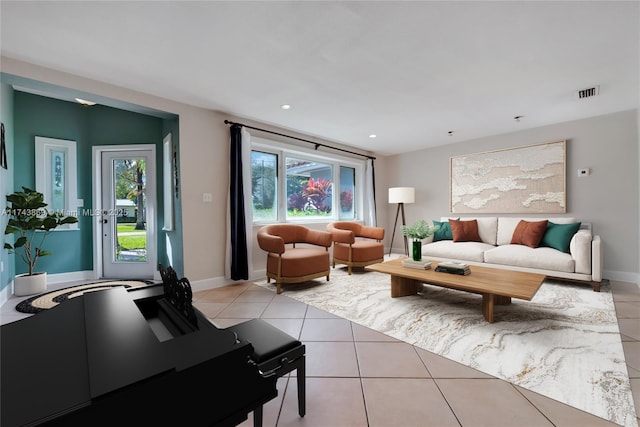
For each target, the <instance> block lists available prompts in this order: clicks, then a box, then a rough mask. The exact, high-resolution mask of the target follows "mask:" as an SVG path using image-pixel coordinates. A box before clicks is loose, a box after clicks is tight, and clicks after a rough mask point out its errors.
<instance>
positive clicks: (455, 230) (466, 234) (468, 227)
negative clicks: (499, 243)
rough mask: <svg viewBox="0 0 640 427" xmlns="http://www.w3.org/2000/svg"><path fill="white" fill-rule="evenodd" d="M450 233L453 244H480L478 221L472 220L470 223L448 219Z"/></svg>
mask: <svg viewBox="0 0 640 427" xmlns="http://www.w3.org/2000/svg"><path fill="white" fill-rule="evenodd" d="M449 224H450V225H451V233H452V234H453V241H454V242H482V239H481V238H480V235H479V234H478V221H477V220H475V219H472V220H470V221H458V220H455V219H450V220H449Z"/></svg>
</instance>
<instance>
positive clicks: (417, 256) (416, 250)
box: [402, 219, 439, 261]
mask: <svg viewBox="0 0 640 427" xmlns="http://www.w3.org/2000/svg"><path fill="white" fill-rule="evenodd" d="M438 228H439V227H438V226H433V225H429V224H428V223H427V222H426V221H425V220H423V219H421V220H418V221H416V222H415V223H413V225H411V226H407V225H403V226H402V234H404V235H405V236H407V237H409V238H411V239H412V241H413V246H412V255H413V256H412V258H413V260H414V261H420V260H422V239H426V238H427V237H429V236H431V235H432V234H433V233H434V232H435V231H436V230H437V229H438Z"/></svg>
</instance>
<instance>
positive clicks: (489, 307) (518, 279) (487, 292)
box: [365, 259, 546, 323]
mask: <svg viewBox="0 0 640 427" xmlns="http://www.w3.org/2000/svg"><path fill="white" fill-rule="evenodd" d="M439 262H440V261H431V268H430V269H429V270H418V269H415V268H409V267H403V266H402V259H395V260H392V261H387V262H382V263H379V264H371V265H369V266H367V267H365V269H366V270H370V271H377V272H379V273H386V274H389V275H391V298H396V297H404V296H408V295H415V294H417V293H418V289H419V288H420V285H421V284H422V283H426V284H429V285H437V286H442V287H445V288H451V289H457V290H460V291H467V292H472V293H475V294H481V295H482V314H483V316H484V318H485V319H486V321H487V322H489V323H493V307H494V305H506V304H511V298H518V299H523V300H527V301H531V298H533V296H534V295H535V294H536V292H538V289H540V285H542V282H543V281H544V279H545V277H546V276H545V275H544V274H535V273H525V272H521V271H513V270H503V269H499V268H491V267H481V266H475V265H470V266H469V267H470V269H471V274H468V275H466V276H461V275H457V274H451V273H443V272H437V271H435V270H434V268H435V267H436V265H438V263H439Z"/></svg>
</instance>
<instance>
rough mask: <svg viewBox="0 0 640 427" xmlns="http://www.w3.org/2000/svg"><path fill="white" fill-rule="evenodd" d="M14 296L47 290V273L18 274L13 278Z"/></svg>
mask: <svg viewBox="0 0 640 427" xmlns="http://www.w3.org/2000/svg"><path fill="white" fill-rule="evenodd" d="M13 289H14V294H15V295H16V296H23V295H33V294H39V293H42V292H44V291H46V290H47V273H34V274H33V275H31V276H29V275H28V274H26V273H25V274H19V275H17V276H16V277H15V278H14V279H13Z"/></svg>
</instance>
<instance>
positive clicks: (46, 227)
mask: <svg viewBox="0 0 640 427" xmlns="http://www.w3.org/2000/svg"><path fill="white" fill-rule="evenodd" d="M7 202H8V203H9V204H10V206H7V207H6V209H5V214H6V215H8V216H9V221H8V222H7V226H6V228H5V230H4V234H5V235H6V234H13V235H15V241H14V243H13V245H12V244H10V243H5V244H4V248H5V249H7V250H8V251H9V253H18V254H20V258H21V259H22V260H23V261H24V262H25V263H26V264H27V265H28V267H29V272H28V273H25V274H22V275H17V276H16V277H15V280H14V285H15V294H16V295H30V294H34V293H38V292H43V291H44V290H46V287H47V276H46V273H45V272H35V271H34V270H35V266H36V263H37V262H38V259H39V258H40V257H43V256H47V255H51V252H49V251H46V250H44V249H43V248H42V245H43V244H44V241H45V239H46V237H47V236H48V235H49V233H50V232H51V231H52V230H53V229H55V228H57V227H58V226H60V225H63V224H73V223H76V222H78V218H76V217H74V216H66V217H65V216H64V215H63V214H62V213H61V212H50V211H49V210H47V209H46V207H47V204H46V203H45V202H44V195H43V194H42V193H40V192H38V191H35V190H31V189H29V188H26V187H22V191H16V192H14V193H12V194H9V195H7Z"/></svg>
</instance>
